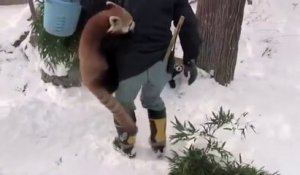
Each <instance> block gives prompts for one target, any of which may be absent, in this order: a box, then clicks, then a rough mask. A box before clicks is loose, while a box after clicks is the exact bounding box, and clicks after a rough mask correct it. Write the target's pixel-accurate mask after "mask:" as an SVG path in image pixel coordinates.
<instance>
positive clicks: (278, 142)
mask: <svg viewBox="0 0 300 175" xmlns="http://www.w3.org/2000/svg"><path fill="white" fill-rule="evenodd" d="M194 9H195V7H194ZM0 12H1V16H0V23H1V28H0V175H69V174H72V175H83V174H89V175H96V174H97V175H99V174H113V175H119V174H132V175H134V174H136V175H141V174H143V175H153V174H157V175H160V174H161V175H165V174H168V162H167V160H159V159H157V158H156V157H155V155H153V154H152V153H151V150H150V149H149V146H148V136H149V129H148V128H149V127H148V121H147V117H146V111H145V110H144V109H142V107H141V105H140V102H139V100H138V99H137V101H136V104H137V107H138V109H137V116H138V127H139V133H138V136H137V144H136V150H137V152H138V155H137V158H136V159H133V160H129V159H127V158H125V157H123V156H121V155H119V154H118V153H116V152H115V151H114V150H113V148H112V146H111V142H112V140H113V137H114V136H115V129H114V127H113V122H112V117H111V115H110V113H109V112H108V111H107V110H106V109H105V108H104V107H103V106H102V105H100V104H99V103H98V101H97V100H96V99H95V98H94V97H93V96H92V95H91V94H90V93H89V92H88V91H87V90H86V89H85V88H71V89H63V88H61V87H55V86H52V85H51V84H45V83H43V82H42V81H41V80H40V72H39V68H40V67H42V64H41V62H40V61H39V57H38V53H37V51H36V50H35V49H34V48H32V47H31V46H30V45H28V39H27V40H26V41H24V43H22V45H21V46H20V47H18V48H14V47H13V46H11V45H12V43H13V42H14V41H15V40H16V39H17V38H18V37H19V36H20V35H21V34H23V32H24V31H28V30H29V29H30V26H29V22H28V21H27V18H29V8H28V7H27V5H17V6H0ZM3 50H5V51H6V52H4V51H3ZM24 52H25V53H26V54H28V55H29V58H28V59H29V61H28V60H27V59H26V57H25V56H24ZM177 54H178V55H180V54H182V53H181V51H178V53H177ZM299 55H300V1H299V0H259V1H254V4H253V5H252V6H248V5H247V7H246V9H245V20H244V24H243V31H242V35H241V40H240V50H239V56H238V63H237V67H236V72H235V80H234V81H233V82H232V83H231V84H230V85H229V86H228V87H223V86H220V85H218V84H217V83H216V82H215V81H213V80H212V79H210V78H208V76H207V75H206V74H204V73H203V72H202V71H199V72H200V74H201V76H199V78H198V80H197V82H196V83H195V84H193V85H192V86H187V85H186V80H185V79H184V78H183V77H178V78H177V83H178V84H177V85H178V86H177V88H176V89H175V90H173V89H170V88H168V87H167V88H166V89H165V91H164V92H163V94H162V96H163V98H164V99H165V103H166V106H167V107H168V115H169V118H168V120H169V123H168V129H167V131H168V134H172V133H173V132H174V130H173V129H172V126H171V124H170V122H171V121H172V120H174V116H177V117H178V118H179V119H180V120H181V121H183V120H190V121H192V122H193V123H196V124H197V123H201V122H202V121H204V117H205V115H206V114H208V115H209V114H210V113H211V111H217V110H218V108H219V107H220V106H223V107H224V108H225V109H230V110H231V111H232V112H234V113H236V115H239V114H242V113H243V112H248V113H249V118H250V120H251V121H252V122H253V123H254V125H255V126H256V130H257V132H258V133H257V134H249V135H248V137H247V139H246V140H240V139H239V137H229V138H228V139H229V140H228V145H227V147H228V149H230V150H232V151H233V152H234V153H235V154H238V153H242V155H243V157H244V161H247V162H251V161H252V160H254V164H255V165H257V166H258V167H262V166H264V167H265V169H267V170H269V171H272V172H274V171H277V170H278V171H280V172H281V174H282V175H298V174H299V173H298V166H299V157H300V151H299V147H300V134H299V133H300V129H299V128H300V118H299V114H298V108H299V104H300V68H299V65H300V59H299ZM177 147H178V146H172V145H169V147H168V153H169V151H170V150H171V149H175V148H177Z"/></svg>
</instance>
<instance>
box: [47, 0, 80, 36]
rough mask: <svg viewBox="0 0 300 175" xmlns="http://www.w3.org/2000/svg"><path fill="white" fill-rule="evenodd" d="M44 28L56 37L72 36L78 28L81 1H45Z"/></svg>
mask: <svg viewBox="0 0 300 175" xmlns="http://www.w3.org/2000/svg"><path fill="white" fill-rule="evenodd" d="M44 2H45V4H44V19H43V20H44V22H43V25H44V28H45V30H46V31H47V32H48V33H50V34H52V35H55V36H59V37H67V36H71V35H72V34H73V33H74V32H75V30H76V27H77V23H78V20H79V16H80V12H81V5H80V2H79V0H45V1H44Z"/></svg>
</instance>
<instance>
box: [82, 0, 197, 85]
mask: <svg viewBox="0 0 300 175" xmlns="http://www.w3.org/2000/svg"><path fill="white" fill-rule="evenodd" d="M112 1H114V2H115V3H117V4H120V5H121V6H123V7H125V9H127V10H128V11H129V12H130V13H131V14H132V16H133V18H134V21H135V23H136V26H135V30H134V33H133V34H132V35H131V36H130V37H126V38H127V40H126V42H121V43H123V44H120V45H118V46H119V47H117V48H114V49H116V51H115V52H114V53H116V64H117V69H118V72H119V80H120V81H121V80H124V79H126V78H129V77H131V76H134V75H137V74H139V73H141V72H142V71H144V70H146V69H147V68H149V67H150V66H152V65H153V64H155V63H156V62H158V61H160V60H162V58H163V57H164V54H165V52H166V49H167V47H168V45H169V42H170V39H171V37H172V32H171V30H170V28H171V24H172V21H173V22H174V25H177V22H178V20H179V18H180V16H181V15H183V16H185V22H184V24H183V26H182V29H181V32H180V34H179V38H180V41H181V46H182V49H183V57H184V62H187V61H189V60H192V59H196V58H197V56H198V53H199V44H200V39H199V35H198V31H197V20H196V17H195V14H194V12H193V10H192V8H191V6H190V5H189V3H188V0H112ZM105 2H106V1H105V0H103V1H101V0H81V4H82V6H83V8H84V9H85V10H86V11H87V12H88V13H90V15H93V14H95V13H97V12H98V11H100V10H102V9H104V8H105Z"/></svg>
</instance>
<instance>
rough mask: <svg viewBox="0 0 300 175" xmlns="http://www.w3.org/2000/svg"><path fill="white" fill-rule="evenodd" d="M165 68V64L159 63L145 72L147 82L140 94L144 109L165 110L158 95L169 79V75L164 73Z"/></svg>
mask: <svg viewBox="0 0 300 175" xmlns="http://www.w3.org/2000/svg"><path fill="white" fill-rule="evenodd" d="M166 66H167V64H166V63H165V62H162V61H160V62H157V63H156V64H154V65H153V66H152V67H150V68H149V69H148V70H147V72H146V76H147V81H146V82H145V84H143V88H142V92H141V102H142V105H143V107H144V108H146V109H149V110H154V111H161V110H164V109H165V104H164V102H163V100H162V98H161V97H160V94H161V92H162V91H163V89H164V87H165V86H166V84H167V83H168V81H169V80H170V79H171V75H170V74H168V73H167V72H166Z"/></svg>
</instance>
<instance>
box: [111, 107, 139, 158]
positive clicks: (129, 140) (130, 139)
mask: <svg viewBox="0 0 300 175" xmlns="http://www.w3.org/2000/svg"><path fill="white" fill-rule="evenodd" d="M130 116H131V117H132V119H133V121H134V122H136V117H135V113H134V111H132V112H131V114H130ZM114 123H115V126H116V130H117V133H118V136H117V137H116V138H115V139H114V141H113V146H114V149H115V150H116V151H118V152H120V153H121V154H122V155H124V156H127V157H129V158H134V157H135V156H136V153H135V151H134V149H133V148H134V144H135V140H136V135H129V134H128V133H127V132H125V131H124V129H123V128H122V127H121V126H120V125H119V124H118V122H117V121H114Z"/></svg>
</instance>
